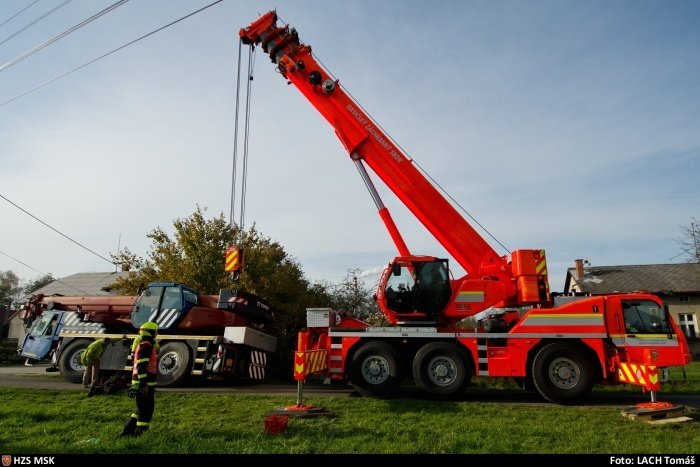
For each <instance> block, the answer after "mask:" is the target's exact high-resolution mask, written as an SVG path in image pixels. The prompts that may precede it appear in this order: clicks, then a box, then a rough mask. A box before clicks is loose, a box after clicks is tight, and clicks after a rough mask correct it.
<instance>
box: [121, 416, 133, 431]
mask: <svg viewBox="0 0 700 467" xmlns="http://www.w3.org/2000/svg"><path fill="white" fill-rule="evenodd" d="M136 422H137V420H136V419H135V418H134V417H129V420H127V421H126V423H125V424H124V429H123V430H122V434H121V435H120V436H134V435H135V433H134V432H135V430H136Z"/></svg>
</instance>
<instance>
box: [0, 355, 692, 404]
mask: <svg viewBox="0 0 700 467" xmlns="http://www.w3.org/2000/svg"><path fill="white" fill-rule="evenodd" d="M46 368H48V365H47V364H45V363H39V364H36V365H35V366H31V367H27V366H24V365H17V366H6V367H0V387H12V388H36V389H60V390H67V391H84V389H83V388H82V386H81V385H80V384H73V383H69V382H67V381H66V380H64V379H63V377H62V376H61V375H60V373H57V372H56V373H48V372H46ZM158 390H159V391H165V392H188V391H189V392H208V393H229V394H237V393H238V394H260V395H278V396H279V395H284V396H289V397H290V398H291V399H292V402H295V401H296V395H297V386H296V385H295V384H267V383H263V384H249V385H238V386H231V385H230V384H223V383H218V382H215V381H213V382H208V383H207V385H206V386H203V385H192V386H183V387H176V388H159V389H158ZM303 395H304V397H307V396H309V397H357V396H358V394H357V393H356V392H354V391H353V390H352V388H351V387H349V386H343V385H335V384H334V385H324V384H321V383H320V382H309V383H307V384H305V385H304V388H303ZM401 396H402V397H406V398H414V399H422V398H424V396H422V394H421V393H419V392H417V391H413V390H410V389H408V390H406V391H405V392H404V393H403V394H401ZM658 399H659V400H660V401H664V402H670V403H673V404H677V405H684V406H686V407H689V408H694V409H698V410H700V394H664V393H661V394H659V396H658ZM461 400H463V401H465V402H499V403H509V404H514V405H518V404H525V405H538V406H554V404H550V403H547V402H544V401H543V400H542V399H541V398H539V397H538V396H537V395H535V394H530V393H525V392H520V391H508V390H503V391H499V390H490V391H483V390H482V391H479V390H468V391H467V392H466V393H465V395H464V398H462V399H461ZM649 401H650V398H649V396H648V395H644V394H642V393H641V391H640V393H639V394H629V393H624V394H623V393H614V392H606V393H593V394H591V396H590V397H589V398H588V399H587V401H586V402H585V403H584V405H586V406H598V407H616V408H621V409H622V408H629V407H630V406H634V405H635V404H638V403H641V402H649Z"/></svg>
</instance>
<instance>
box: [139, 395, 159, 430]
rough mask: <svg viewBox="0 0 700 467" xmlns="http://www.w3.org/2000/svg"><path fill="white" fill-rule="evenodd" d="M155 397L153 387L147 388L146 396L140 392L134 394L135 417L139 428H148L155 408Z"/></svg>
mask: <svg viewBox="0 0 700 467" xmlns="http://www.w3.org/2000/svg"><path fill="white" fill-rule="evenodd" d="M155 396H156V387H155V386H148V393H147V394H146V395H143V394H141V391H139V392H138V393H137V394H136V417H137V419H138V420H137V423H138V425H139V426H148V425H149V424H150V423H151V419H152V418H153V411H154V410H155V406H156V397H155Z"/></svg>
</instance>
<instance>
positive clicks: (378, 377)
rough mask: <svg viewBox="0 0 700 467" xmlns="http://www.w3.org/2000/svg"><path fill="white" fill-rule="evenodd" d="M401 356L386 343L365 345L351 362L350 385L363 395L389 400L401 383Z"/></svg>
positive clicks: (377, 342)
mask: <svg viewBox="0 0 700 467" xmlns="http://www.w3.org/2000/svg"><path fill="white" fill-rule="evenodd" d="M400 363H401V356H400V355H399V353H398V352H397V351H396V349H395V348H394V347H392V346H390V345H389V344H387V343H386V342H381V341H371V342H367V343H365V344H363V345H362V346H361V347H360V348H359V349H357V352H355V354H354V355H353V356H352V360H351V361H350V384H352V385H353V386H354V387H355V390H357V392H359V393H360V394H362V395H365V396H370V397H379V398H387V397H392V396H394V395H395V393H396V389H397V388H398V386H399V383H400V382H401V375H400V368H401V367H400Z"/></svg>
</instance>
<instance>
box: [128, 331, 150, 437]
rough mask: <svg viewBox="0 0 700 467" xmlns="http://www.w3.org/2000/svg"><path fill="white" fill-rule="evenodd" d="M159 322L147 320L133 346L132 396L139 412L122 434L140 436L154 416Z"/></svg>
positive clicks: (134, 414) (136, 412)
mask: <svg viewBox="0 0 700 467" xmlns="http://www.w3.org/2000/svg"><path fill="white" fill-rule="evenodd" d="M157 335H158V324H156V323H154V322H153V321H148V322H146V323H143V324H142V325H141V328H140V329H139V335H138V336H137V337H136V339H134V343H133V345H132V346H131V349H132V351H133V353H134V364H133V372H132V375H131V387H130V388H129V397H136V411H135V412H134V413H132V414H131V416H130V417H129V419H128V420H127V422H126V424H124V429H123V430H122V434H121V435H122V436H139V435H141V434H142V433H143V432H145V431H147V430H148V427H149V425H150V424H151V418H153V410H154V408H155V394H156V385H157V382H156V373H157V370H156V364H157V361H158V342H157V341H156V336H157Z"/></svg>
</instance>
